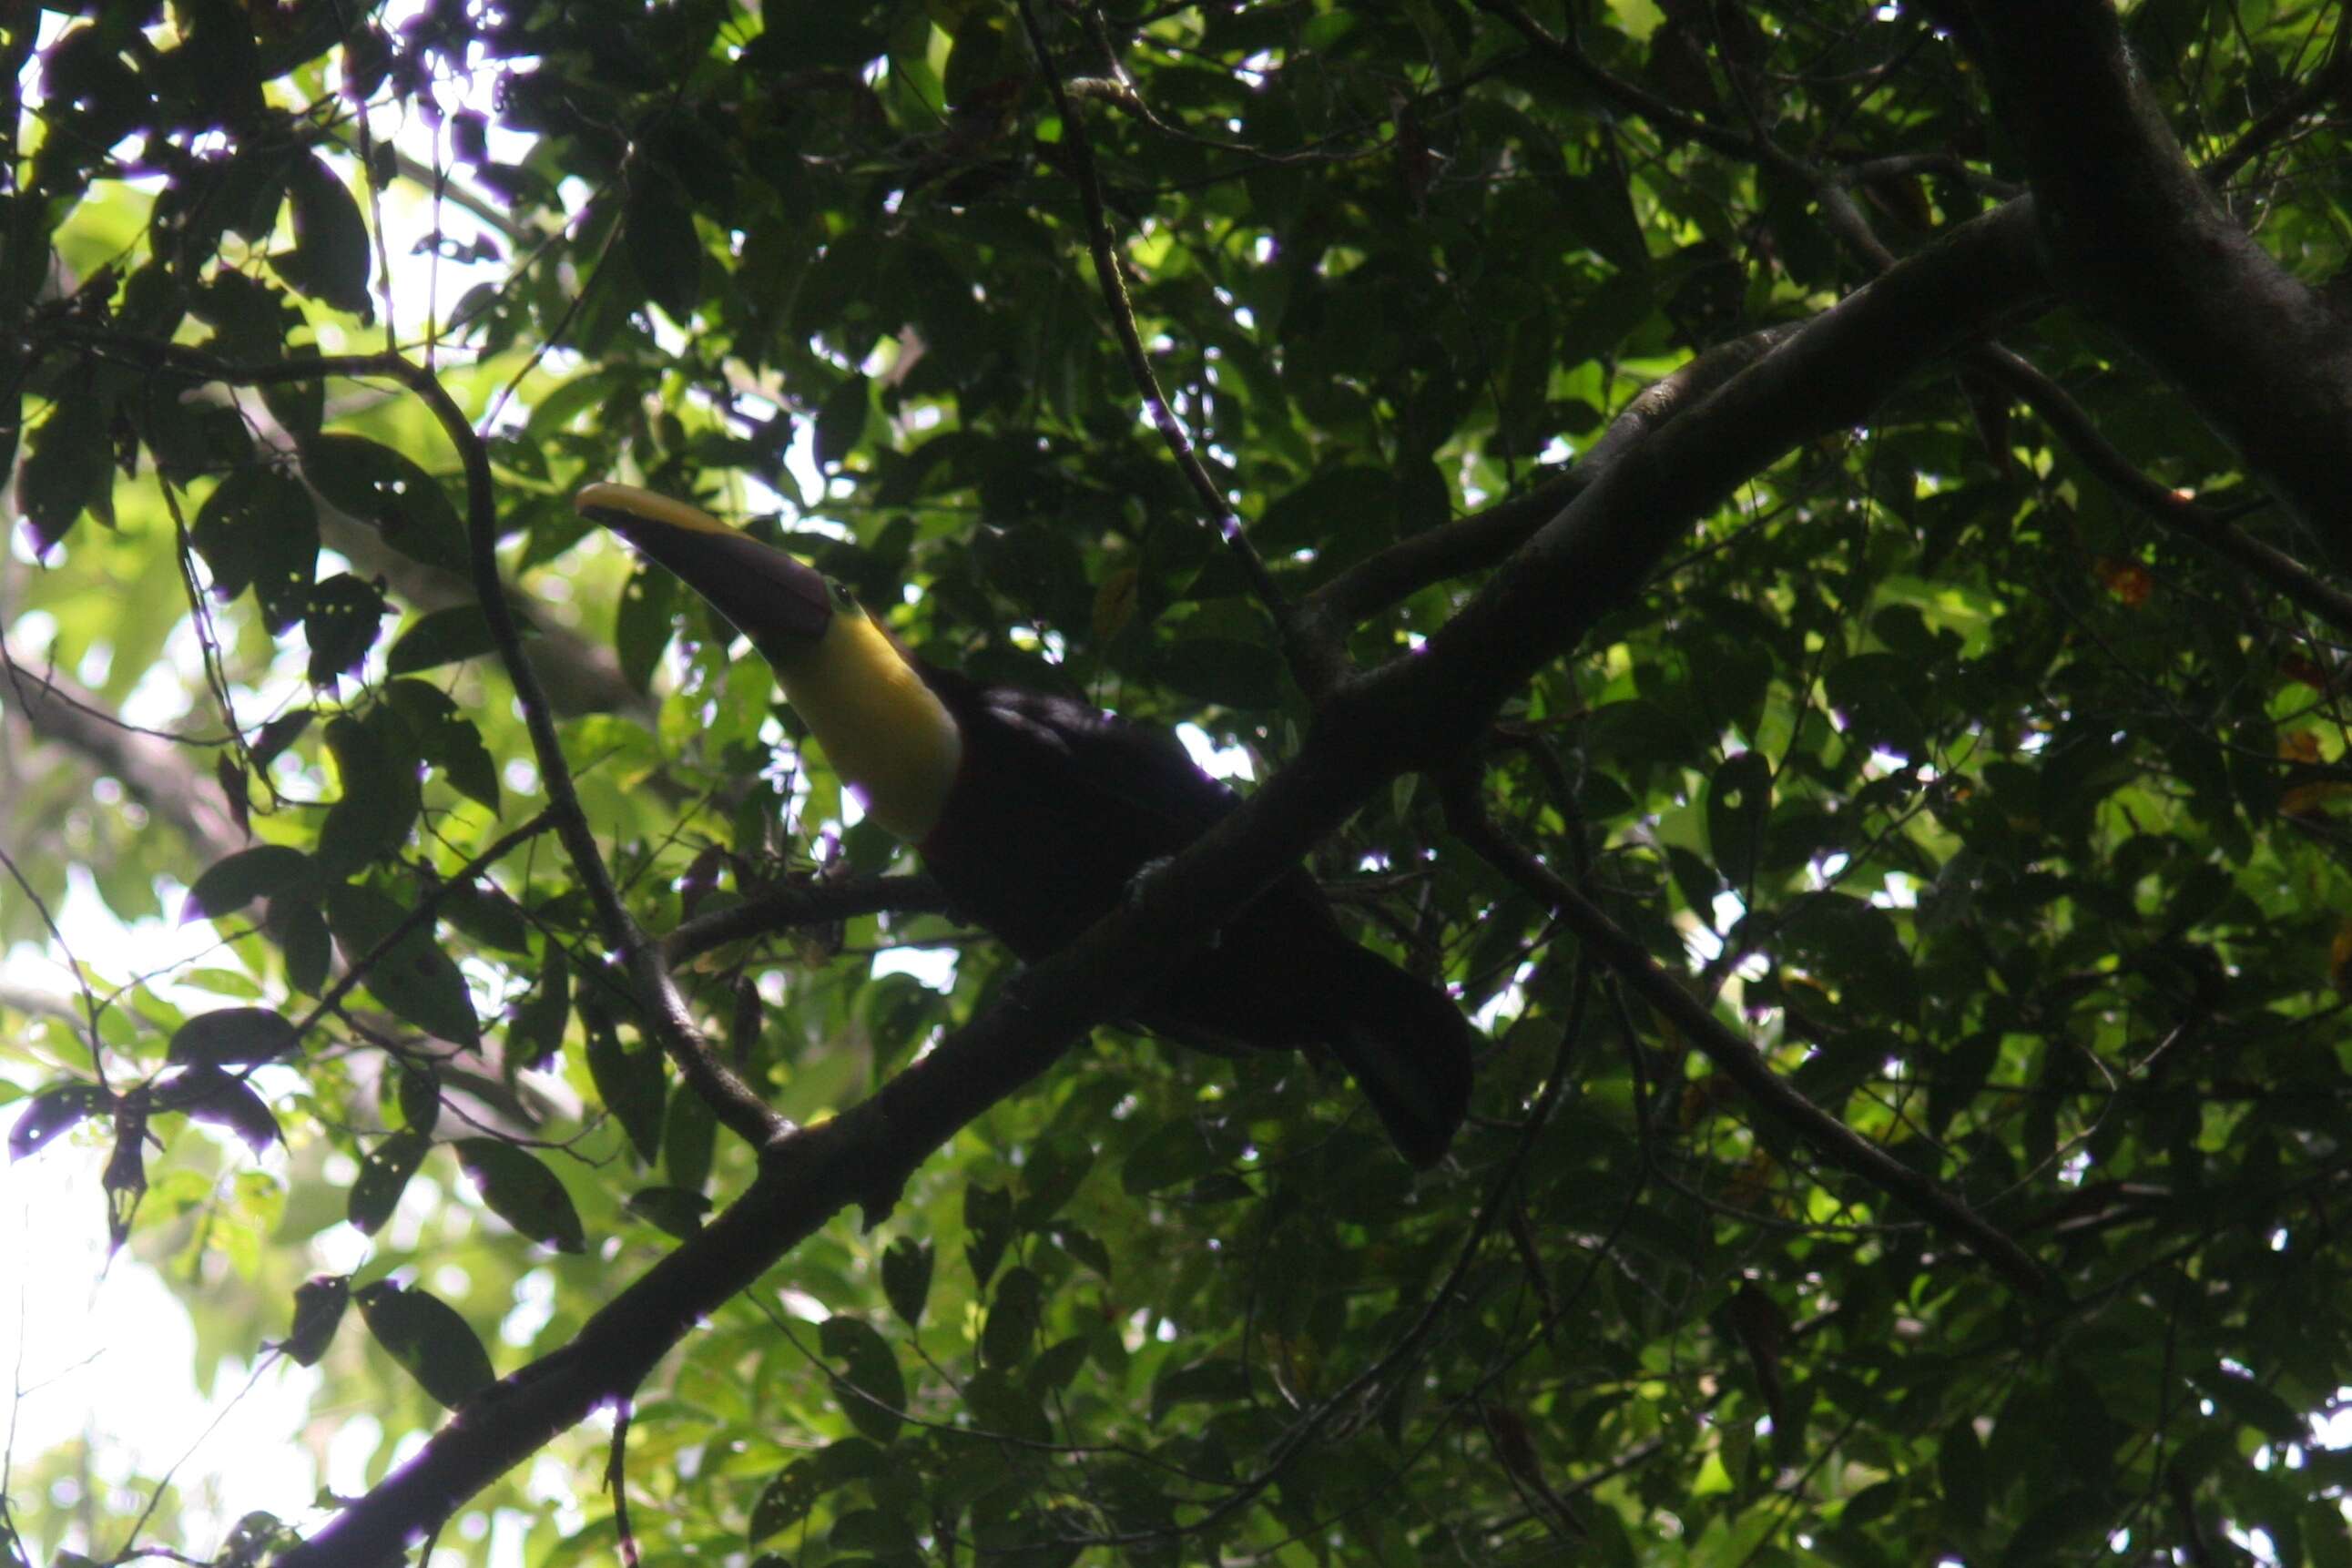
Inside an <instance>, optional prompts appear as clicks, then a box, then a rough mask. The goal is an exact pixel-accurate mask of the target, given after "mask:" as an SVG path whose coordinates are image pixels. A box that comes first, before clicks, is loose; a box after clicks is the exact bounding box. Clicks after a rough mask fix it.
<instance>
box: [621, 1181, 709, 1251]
mask: <svg viewBox="0 0 2352 1568" xmlns="http://www.w3.org/2000/svg"><path fill="white" fill-rule="evenodd" d="M710 1208H711V1204H710V1200H709V1198H707V1197H705V1196H703V1195H702V1194H700V1193H697V1192H689V1191H688V1190H687V1189H686V1188H684V1187H641V1188H639V1189H638V1190H637V1191H635V1192H634V1193H631V1194H629V1202H628V1209H629V1212H630V1213H631V1214H633V1215H636V1216H637V1217H638V1218H639V1219H642V1220H644V1221H646V1223H647V1224H649V1225H653V1226H659V1227H660V1228H661V1229H662V1230H664V1231H666V1232H667V1233H668V1234H669V1235H671V1236H674V1237H677V1238H678V1239H679V1240H680V1241H684V1240H686V1239H687V1238H688V1237H690V1236H692V1235H694V1234H695V1233H696V1232H697V1231H698V1230H700V1229H701V1228H702V1223H703V1220H704V1219H705V1218H706V1217H707V1216H708V1215H709V1213H710Z"/></svg>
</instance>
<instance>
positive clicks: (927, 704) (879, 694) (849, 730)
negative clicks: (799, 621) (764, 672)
mask: <svg viewBox="0 0 2352 1568" xmlns="http://www.w3.org/2000/svg"><path fill="white" fill-rule="evenodd" d="M769 663H770V664H772V666H774V668H775V671H776V678H777V679H778V680H779V681H781V682H782V685H783V688H784V700H786V701H788V702H790V703H791V704H792V705H793V710H794V711H795V712H797V713H799V714H800V716H801V718H802V719H803V721H806V723H807V724H808V727H809V730H810V732H811V733H813V734H814V735H815V736H816V740H817V744H819V745H820V746H823V747H824V754H825V760H826V761H828V762H830V763H832V764H833V771H834V772H835V773H836V774H838V775H839V776H840V778H841V780H842V782H843V783H844V784H848V785H850V786H851V787H852V788H853V789H855V790H856V792H857V795H858V798H859V799H861V800H863V801H864V802H865V803H866V815H867V816H871V817H872V818H874V820H875V821H877V822H878V823H880V824H881V825H882V826H884V827H886V828H888V829H889V830H890V832H891V833H893V834H894V835H896V836H897V837H900V838H903V839H905V840H906V841H907V842H908V843H910V844H918V843H920V842H921V841H922V840H923V839H924V838H925V837H928V836H929V833H930V831H931V829H932V828H933V827H935V826H938V825H939V820H940V812H941V811H942V810H943V809H944V808H945V807H946V805H947V799H948V791H949V790H950V788H952V787H953V786H954V784H955V775H956V769H957V767H958V766H959V765H960V764H961V763H962V761H963V737H962V735H961V733H960V732H959V731H957V729H956V722H955V720H954V719H953V718H951V717H950V716H949V713H948V710H947V707H946V705H945V704H943V703H942V702H940V700H939V698H938V697H937V696H936V695H935V694H934V693H933V692H932V690H931V689H930V688H929V687H928V686H926V685H924V684H923V678H922V677H921V676H919V675H918V674H916V673H915V669H914V667H913V666H912V665H910V664H908V662H907V660H906V658H905V657H904V656H903V655H901V654H900V653H899V652H898V648H897V647H895V646H894V645H893V644H892V643H891V641H890V639H889V638H888V637H885V636H883V635H882V628H881V627H879V626H876V625H875V624H874V623H873V622H872V621H871V620H869V619H867V618H866V615H865V613H864V612H863V611H860V610H856V609H847V608H845V609H843V610H840V611H837V612H836V613H835V616H834V618H833V625H832V626H830V627H828V628H827V629H826V631H825V634H824V637H823V638H821V639H820V640H819V641H818V642H817V643H816V644H815V646H814V647H803V648H795V649H791V650H789V651H783V652H782V653H781V656H780V655H779V654H775V653H772V654H770V655H769Z"/></svg>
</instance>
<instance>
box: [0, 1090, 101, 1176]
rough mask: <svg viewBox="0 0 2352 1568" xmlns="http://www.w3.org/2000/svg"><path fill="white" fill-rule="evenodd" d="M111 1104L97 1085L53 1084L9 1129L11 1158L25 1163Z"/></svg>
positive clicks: (35, 1099) (26, 1107) (17, 1117)
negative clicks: (28, 1157)
mask: <svg viewBox="0 0 2352 1568" xmlns="http://www.w3.org/2000/svg"><path fill="white" fill-rule="evenodd" d="M107 1103H108V1101H107V1097H106V1094H105V1092H104V1091H103V1090H102V1089H100V1088H99V1087H98V1085H96V1084H94V1083H53V1084H51V1085H49V1086H48V1087H47V1089H40V1090H38V1091H37V1092H36V1093H35V1094H34V1096H33V1097H32V1098H31V1099H30V1100H26V1102H25V1109H24V1110H20V1111H18V1112H17V1113H16V1122H15V1124H14V1125H13V1126H11V1127H10V1128H9V1129H8V1158H9V1159H11V1160H21V1159H23V1158H24V1157H25V1156H26V1155H27V1154H30V1153H33V1152H37V1150H39V1149H40V1148H41V1147H42V1145H44V1144H46V1143H47V1142H49V1140H50V1139H52V1138H55V1137H56V1136H57V1135H58V1133H60V1132H64V1131H69V1130H70V1129H71V1128H72V1127H73V1126H74V1125H75V1124H76V1123H77V1122H79V1121H81V1119H82V1118H83V1117H85V1116H89V1115H91V1114H92V1113H94V1112H97V1111H100V1110H104V1109H105V1108H106V1105H107Z"/></svg>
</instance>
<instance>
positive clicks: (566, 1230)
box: [450, 1138, 588, 1252]
mask: <svg viewBox="0 0 2352 1568" xmlns="http://www.w3.org/2000/svg"><path fill="white" fill-rule="evenodd" d="M450 1147H451V1148H452V1149H455V1150H456V1151H457V1163H458V1164H459V1165H460V1166H462V1167H463V1168H464V1170H465V1172H466V1175H467V1179H468V1180H470V1181H471V1182H472V1183H473V1184H474V1185H475V1186H476V1187H477V1188H478V1189H479V1191H480V1192H481V1194H482V1202H483V1203H484V1204H485V1205H488V1208H489V1210H490V1212H491V1213H492V1214H494V1215H498V1216H499V1218H500V1219H502V1220H504V1221H506V1222H507V1223H508V1224H509V1225H510V1226H514V1227H515V1229H516V1230H518V1231H520V1232H521V1233H522V1234H523V1235H524V1236H527V1237H530V1239H531V1240H533V1241H538V1242H544V1243H545V1244H546V1245H548V1246H550V1247H553V1248H555V1249H556V1250H557V1251H558V1252H583V1251H585V1250H587V1247H588V1238H587V1236H586V1234H585V1233H584V1232H583V1231H582V1229H581V1228H580V1211H579V1210H577V1209H575V1208H574V1207H572V1194H569V1193H567V1192H565V1191H564V1190H563V1184H562V1182H561V1181H559V1180H557V1179H556V1175H555V1173H554V1172H552V1171H551V1170H549V1169H548V1168H547V1167H546V1166H545V1165H543V1164H541V1163H540V1161H539V1160H538V1158H537V1157H536V1156H534V1155H532V1154H531V1153H530V1152H528V1151H526V1150H522V1149H518V1148H516V1147H515V1146H514V1145H513V1144H511V1143H506V1142H500V1141H499V1140H498V1139H496V1138H460V1139H458V1140H457V1142H454V1143H452V1144H451V1145H450Z"/></svg>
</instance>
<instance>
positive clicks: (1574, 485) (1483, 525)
mask: <svg viewBox="0 0 2352 1568" xmlns="http://www.w3.org/2000/svg"><path fill="white" fill-rule="evenodd" d="M1796 330H1797V328H1796V327H1795V326H1794V325H1783V326H1777V327H1766V328H1763V329H1762V330H1760V331H1754V332H1750V333H1748V335H1747V336H1746V337H1743V338H1735V339H1733V340H1732V341H1731V342H1726V343H1717V345H1716V346H1715V347H1713V348H1710V349H1708V350H1707V351H1706V353H1702V354H1700V355H1698V356H1697V357H1696V358H1695V359H1692V360H1690V361H1688V362H1687V363H1684V364H1682V365H1680V366H1678V367H1676V368H1675V370H1673V371H1670V372H1669V373H1667V374H1664V375H1662V376H1660V377H1659V378H1658V379H1657V380H1656V381H1654V382H1652V383H1651V384H1649V385H1648V386H1645V387H1643V389H1642V390H1641V391H1640V392H1639V393H1637V394H1635V395H1634V397H1633V401H1632V402H1630V403H1628V404H1627V405H1625V409H1624V412H1623V413H1622V414H1620V415H1618V416H1617V417H1616V418H1615V419H1614V420H1613V421H1612V422H1611V424H1610V426H1609V428H1608V429H1607V430H1606V431H1604V432H1603V433H1602V434H1601V439H1599V440H1598V441H1595V442H1594V443H1593V444H1592V445H1591V447H1587V448H1586V449H1585V450H1584V451H1583V453H1582V454H1580V456H1579V457H1578V458H1577V460H1576V466H1575V467H1574V468H1570V469H1568V470H1567V471H1565V472H1563V473H1559V474H1555V475H1553V476H1552V477H1551V478H1549V479H1546V480H1544V481H1543V482H1542V483H1541V484H1539V485H1538V486H1536V488H1535V489H1531V490H1528V492H1527V493H1525V494H1524V495H1517V496H1513V497H1511V498H1510V499H1509V500H1502V501H1497V502H1496V503H1495V504H1494V505H1493V506H1490V507H1488V508H1486V510H1483V511H1479V512H1476V513H1475V514H1473V515H1471V516H1469V517H1465V518H1464V519H1462V520H1461V521H1459V522H1454V523H1450V524H1448V525H1447V526H1445V527H1444V528H1433V529H1431V530H1430V531H1427V532H1426V533H1416V534H1414V535H1413V536H1412V538H1410V539H1406V540H1401V541H1399V542H1397V543H1395V544H1392V545H1391V546H1389V547H1388V548H1387V549H1386V550H1383V551H1381V552H1380V553H1379V554H1377V555H1373V556H1370V557H1368V558H1367V559H1365V560H1362V561H1360V562H1358V563H1356V564H1355V565H1353V566H1350V567H1349V568H1348V569H1347V570H1346V571H1345V572H1342V573H1340V574H1339V575H1338V576H1337V577H1334V578H1332V579H1331V581H1329V582H1328V583H1326V584H1323V585H1322V586H1321V587H1319V588H1318V589H1316V590H1315V592H1314V593H1312V594H1310V595H1307V600H1306V602H1305V603H1304V604H1303V605H1301V606H1300V607H1301V610H1302V612H1303V613H1304V614H1306V615H1308V616H1315V617H1318V618H1319V619H1322V620H1324V621H1326V622H1327V623H1328V626H1329V627H1330V628H1331V630H1332V635H1335V636H1336V635H1338V634H1339V633H1342V632H1344V631H1345V630H1346V629H1347V628H1349V627H1351V626H1355V625H1356V623H1358V622H1360V621H1362V620H1364V619H1365V618H1366V617H1368V616H1373V615H1377V614H1378V613H1380V612H1381V610H1384V609H1386V608H1388V607H1389V606H1390V605H1393V604H1395V603H1396V602H1397V601H1398V600H1400V599H1402V598H1404V597H1405V596H1406V595H1410V594H1412V593H1414V592H1416V591H1418V590H1420V589H1422V588H1425V587H1427V586H1428V585H1429V584H1432V583H1438V582H1443V581H1444V579H1446V578H1448V577H1460V576H1464V575H1466V574H1469V573H1472V572H1478V571H1483V570H1485V569H1486V568H1487V567H1490V566H1496V565H1499V564H1501V563H1503V562H1504V561H1505V560H1507V559H1508V558H1509V556H1510V553H1511V552H1513V551H1514V550H1517V548H1518V547H1519V546H1520V545H1522V544H1525V543H1526V542H1528V540H1529V539H1530V538H1532V537H1533V536H1534V534H1535V531H1536V530H1538V528H1541V527H1542V526H1543V525H1544V524H1545V523H1546V522H1548V521H1550V520H1551V519H1552V518H1554V517H1557V516H1558V515H1559V511H1560V509H1561V508H1563V507H1565V506H1567V505H1568V503H1569V502H1570V501H1572V500H1575V499H1576V498H1577V497H1578V496H1580V495H1581V494H1583V493H1584V491H1585V489H1586V488H1587V487H1589V486H1590V485H1591V484H1592V482H1593V481H1594V479H1597V478H1598V477H1599V476H1600V475H1601V474H1603V473H1605V472H1607V471H1608V468H1609V466H1610V465H1611V464H1612V463H1613V462H1615V461H1616V460H1617V458H1618V457H1619V456H1620V455H1621V454H1622V453H1624V452H1626V451H1628V450H1630V449H1632V448H1633V447H1634V446H1635V445H1637V444H1638V443H1639V442H1641V441H1642V440H1643V438H1645V437H1647V436H1648V435H1649V434H1650V433H1651V432H1652V431H1654V430H1655V429H1656V428H1657V427H1658V426H1661V425H1664V423H1665V422H1666V421H1667V420H1669V419H1672V418H1673V417H1675V415H1677V414H1679V413H1681V412H1682V411H1683V410H1684V409H1685V408H1688V407H1691V406H1693V405H1696V404H1697V403H1699V402H1700V401H1702V400H1703V399H1704V398H1706V395H1707V394H1709V393H1711V392H1713V391H1714V390H1715V389H1716V388H1717V387H1718V386H1721V385H1722V384H1724V383H1725V382H1727V381H1729V380H1730V379H1731V378H1732V377H1733V376H1734V375H1737V374H1738V373H1739V372H1741V371H1743V370H1745V369H1747V368H1748V366H1749V365H1751V364H1754V363H1756V362H1757V361H1758V360H1759V359H1761V358H1762V357H1763V356H1764V355H1765V353H1768V352H1769V350H1770V349H1771V347H1772V345H1773V344H1775V343H1777V342H1780V341H1781V340H1782V339H1783V338H1786V337H1787V336H1789V335H1790V333H1791V332H1793V331H1796Z"/></svg>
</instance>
